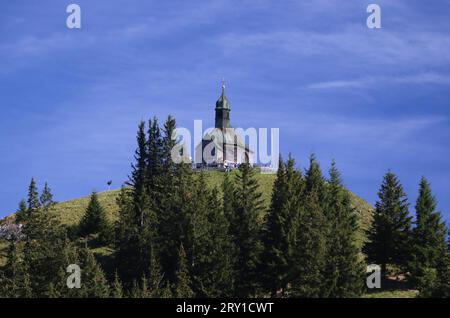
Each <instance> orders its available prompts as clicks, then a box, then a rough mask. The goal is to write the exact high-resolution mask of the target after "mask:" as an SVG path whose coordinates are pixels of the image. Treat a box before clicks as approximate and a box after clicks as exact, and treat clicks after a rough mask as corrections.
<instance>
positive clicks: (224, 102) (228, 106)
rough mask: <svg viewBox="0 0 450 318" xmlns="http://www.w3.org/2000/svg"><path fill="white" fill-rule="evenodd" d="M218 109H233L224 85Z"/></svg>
mask: <svg viewBox="0 0 450 318" xmlns="http://www.w3.org/2000/svg"><path fill="white" fill-rule="evenodd" d="M216 108H225V109H231V104H230V101H229V100H228V98H227V97H226V96H225V84H222V94H221V95H220V97H219V99H218V100H217V102H216Z"/></svg>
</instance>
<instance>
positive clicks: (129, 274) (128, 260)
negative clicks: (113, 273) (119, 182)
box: [115, 187, 141, 284]
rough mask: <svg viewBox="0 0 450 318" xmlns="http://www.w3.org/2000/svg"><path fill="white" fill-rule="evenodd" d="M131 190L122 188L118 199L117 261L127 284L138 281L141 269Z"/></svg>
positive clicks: (138, 237) (138, 236) (119, 270)
mask: <svg viewBox="0 0 450 318" xmlns="http://www.w3.org/2000/svg"><path fill="white" fill-rule="evenodd" d="M130 192H131V190H130V189H128V188H125V187H122V189H121V190H120V193H119V196H118V198H117V205H118V206H119V218H118V220H117V224H116V239H115V247H116V253H115V260H116V263H117V269H118V272H119V275H120V278H121V279H122V280H123V282H124V283H125V284H131V282H132V281H133V280H136V275H137V272H138V271H140V270H141V269H140V268H141V267H140V265H139V264H138V263H139V262H140V255H139V244H140V235H139V231H138V226H137V225H136V222H135V221H136V218H135V215H134V209H133V197H132V194H131V193H130Z"/></svg>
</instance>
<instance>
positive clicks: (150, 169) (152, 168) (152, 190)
mask: <svg viewBox="0 0 450 318" xmlns="http://www.w3.org/2000/svg"><path fill="white" fill-rule="evenodd" d="M148 127H149V128H148V141H147V143H148V146H147V155H148V157H147V179H148V180H147V187H148V192H149V194H150V195H151V196H152V198H153V199H154V200H157V199H158V194H159V191H160V190H161V189H160V187H161V177H162V152H163V149H162V146H163V139H162V135H161V129H160V127H159V125H158V120H157V118H156V117H153V120H149V124H148ZM154 203H156V204H157V202H154Z"/></svg>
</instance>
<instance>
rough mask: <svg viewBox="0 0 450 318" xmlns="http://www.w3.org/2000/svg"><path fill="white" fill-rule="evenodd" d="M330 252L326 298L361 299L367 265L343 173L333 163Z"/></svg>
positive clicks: (329, 193)
mask: <svg viewBox="0 0 450 318" xmlns="http://www.w3.org/2000/svg"><path fill="white" fill-rule="evenodd" d="M327 204H328V206H327V210H328V213H327V215H328V221H327V222H328V223H329V224H330V225H331V226H330V230H331V231H330V232H329V235H328V243H327V245H328V250H327V257H326V269H325V275H324V276H325V277H324V280H325V285H326V295H325V296H326V297H332V298H342V297H356V296H359V295H360V294H361V292H362V289H363V282H364V274H365V271H364V266H363V264H362V262H361V261H360V260H359V256H358V254H359V249H358V247H357V246H356V245H355V241H356V238H355V235H356V231H357V229H358V223H357V217H356V214H355V211H354V209H353V208H352V206H351V201H350V195H349V193H348V191H347V190H346V189H344V187H343V184H342V180H341V176H340V173H339V171H338V169H337V167H336V163H335V162H334V161H333V163H332V166H331V169H330V180H329V189H328V202H327Z"/></svg>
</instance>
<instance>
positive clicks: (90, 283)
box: [78, 246, 109, 298]
mask: <svg viewBox="0 0 450 318" xmlns="http://www.w3.org/2000/svg"><path fill="white" fill-rule="evenodd" d="M79 258H80V262H81V264H80V268H81V269H82V270H81V288H80V289H78V296H79V297H83V298H106V297H109V285H108V282H107V281H106V278H105V275H104V273H103V270H102V269H101V267H100V265H99V264H98V263H97V261H96V260H95V257H94V255H93V254H92V252H91V251H90V250H89V249H88V248H87V246H85V247H83V248H81V249H80V252H79Z"/></svg>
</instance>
